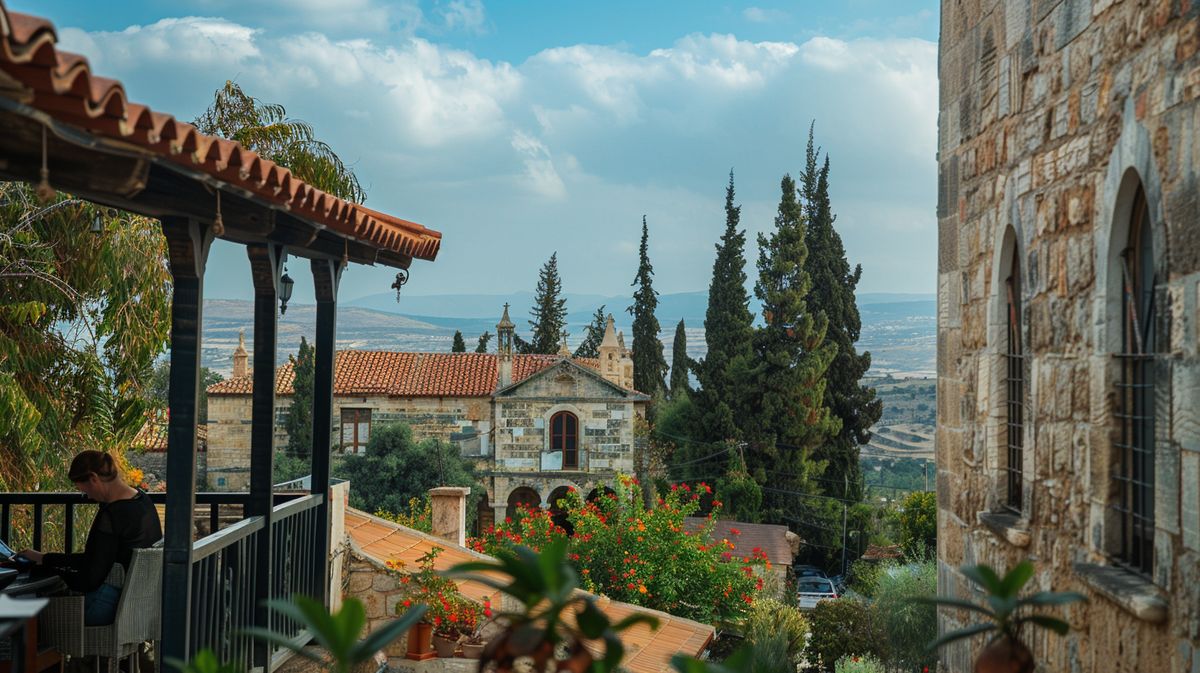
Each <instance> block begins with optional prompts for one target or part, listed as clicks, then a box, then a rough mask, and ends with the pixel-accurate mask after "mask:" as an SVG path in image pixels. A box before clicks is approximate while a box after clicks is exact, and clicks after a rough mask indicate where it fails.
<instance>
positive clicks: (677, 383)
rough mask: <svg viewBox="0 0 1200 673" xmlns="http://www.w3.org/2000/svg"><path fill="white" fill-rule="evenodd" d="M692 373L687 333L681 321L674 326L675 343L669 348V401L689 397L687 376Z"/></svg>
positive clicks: (689, 383)
mask: <svg viewBox="0 0 1200 673" xmlns="http://www.w3.org/2000/svg"><path fill="white" fill-rule="evenodd" d="M691 371H692V359H691V358H690V357H688V354H687V332H686V331H685V327H684V324H683V321H682V320H680V321H679V324H678V325H676V326H675V343H674V344H673V345H672V346H671V399H675V398H677V397H679V396H680V395H690V394H691V393H692V384H691V381H689V380H688V374H690V373H691Z"/></svg>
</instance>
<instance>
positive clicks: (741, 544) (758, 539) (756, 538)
mask: <svg viewBox="0 0 1200 673" xmlns="http://www.w3.org/2000/svg"><path fill="white" fill-rule="evenodd" d="M706 521H707V519H705V518H703V517H697V516H689V517H687V518H686V519H684V520H683V525H684V528H686V529H687V530H688V531H690V532H695V531H698V530H700V528H701V527H702V526H703V525H704V524H705V522H706ZM787 532H788V527H787V526H780V525H777V524H769V523H744V522H741V521H728V520H726V519H717V521H716V523H715V524H713V532H712V536H713V538H714V539H717V540H721V539H727V540H729V541H730V542H732V543H733V549H732V550H731V551H732V552H733V554H734V556H751V555H752V554H751V553H752V552H753V551H754V549H755V548H758V549H762V550H763V551H764V552H765V553H766V554H767V560H768V561H770V562H771V564H772V565H784V566H790V565H792V561H793V560H794V559H793V557H792V545H790V544H788V540H787Z"/></svg>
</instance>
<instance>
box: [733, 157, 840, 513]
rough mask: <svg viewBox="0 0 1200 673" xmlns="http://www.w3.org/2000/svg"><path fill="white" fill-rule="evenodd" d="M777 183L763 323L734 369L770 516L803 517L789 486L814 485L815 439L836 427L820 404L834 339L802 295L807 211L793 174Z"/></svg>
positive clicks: (762, 257)
mask: <svg viewBox="0 0 1200 673" xmlns="http://www.w3.org/2000/svg"><path fill="white" fill-rule="evenodd" d="M780 191H781V192H782V194H781V197H780V201H779V209H778V213H777V215H776V217H775V228H774V230H773V231H772V232H771V233H770V235H764V234H759V237H758V245H759V259H758V282H757V283H756V284H755V287H754V292H755V295H756V296H757V297H758V298H759V300H760V301H761V302H762V305H763V314H764V318H765V319H766V324H765V325H764V326H763V327H762V328H760V329H757V330H755V334H754V350H755V354H756V356H757V362H756V363H755V364H754V366H753V368H751V369H748V370H745V371H744V372H743V373H740V374H739V376H740V377H743V380H744V381H748V382H750V384H751V385H749V386H745V387H744V388H743V389H742V391H741V394H742V395H743V396H744V398H745V399H746V401H747V402H749V404H748V405H747V409H748V411H747V412H745V413H744V414H742V416H743V417H745V418H746V420H747V422H746V423H744V424H743V428H744V429H743V435H744V437H745V439H746V441H747V444H748V451H747V454H746V463H747V467H748V468H749V471H750V474H751V476H753V477H754V479H755V480H756V481H758V482H759V483H760V484H766V483H767V482H768V481H770V483H771V486H772V488H771V490H768V491H767V492H766V493H764V505H765V507H766V509H767V510H768V520H774V519H776V518H777V517H786V518H790V519H800V520H804V518H805V517H804V516H803V510H802V504H803V501H802V500H800V499H798V498H796V497H794V495H793V494H794V493H795V492H801V493H803V492H808V493H813V492H816V491H817V490H818V489H817V488H816V487H815V479H816V478H818V477H819V476H820V473H821V467H822V466H821V464H820V463H816V462H814V461H813V460H812V456H811V454H812V450H813V447H815V446H817V445H818V444H820V443H821V442H824V441H825V440H826V439H828V437H829V436H831V435H832V434H834V433H836V432H838V431H839V430H840V424H839V422H838V420H837V419H836V418H833V417H831V415H830V413H829V409H828V407H826V406H825V374H826V371H827V370H828V368H829V365H830V363H831V362H832V360H833V356H834V355H835V354H836V346H835V345H834V344H830V343H826V342H825V327H826V323H827V320H826V318H825V317H824V315H822V314H820V313H817V314H814V313H813V312H811V311H810V310H809V308H808V305H807V303H806V299H807V296H808V291H809V288H810V287H811V281H810V279H809V276H808V273H807V272H806V271H805V270H804V264H805V259H806V257H807V256H808V251H807V248H806V247H805V245H804V214H803V211H802V209H801V206H800V203H799V202H798V201H797V198H796V184H795V182H794V181H793V180H792V178H791V176H789V175H785V176H783V180H782V181H781V182H780ZM784 466H786V468H784Z"/></svg>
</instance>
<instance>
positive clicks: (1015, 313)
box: [1004, 248, 1025, 514]
mask: <svg viewBox="0 0 1200 673" xmlns="http://www.w3.org/2000/svg"><path fill="white" fill-rule="evenodd" d="M1005 286H1006V287H1005V290H1006V292H1007V302H1006V307H1007V309H1008V316H1007V323H1008V346H1007V349H1006V351H1005V355H1004V359H1005V369H1006V371H1005V408H1006V411H1007V414H1006V416H1005V424H1004V425H1005V436H1006V440H1005V445H1006V453H1007V456H1006V461H1005V463H1004V473H1005V482H1006V485H1007V493H1006V496H1005V501H1004V504H1005V506H1006V507H1008V509H1011V510H1013V511H1015V512H1017V513H1018V514H1019V513H1020V512H1021V506H1022V504H1023V500H1022V491H1021V481H1022V477H1023V476H1024V470H1023V466H1024V459H1025V448H1024V447H1025V356H1024V354H1023V353H1024V351H1023V350H1022V348H1021V267H1020V255H1018V254H1017V252H1016V249H1015V248H1014V250H1013V259H1012V267H1011V268H1010V269H1009V274H1008V278H1007V279H1006V282H1005Z"/></svg>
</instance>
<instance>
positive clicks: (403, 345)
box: [201, 292, 936, 376]
mask: <svg viewBox="0 0 1200 673" xmlns="http://www.w3.org/2000/svg"><path fill="white" fill-rule="evenodd" d="M565 297H566V300H567V309H568V314H567V323H568V329H569V330H570V331H571V336H570V337H569V338H568V344H569V345H570V346H571V347H572V348H574V347H576V346H577V345H578V344H579V343H580V342H581V341H582V340H583V338H584V329H585V328H586V326H587V325H588V324H589V323H590V322H591V318H592V315H593V313H594V312H595V311H596V309H597V308H599V307H600V306H601V305H603V306H604V307H605V312H606V313H611V314H612V315H613V318H614V320H615V321H616V326H617V329H620V330H624V332H625V334H626V343H627V344H631V342H630V340H629V339H630V336H631V335H630V324H631V316H630V315H629V313H627V312H626V310H625V309H626V307H627V306H628V304H629V301H630V300H629V298H628V297H623V296H615V297H606V296H602V295H587V294H568V295H565ZM505 302H508V303H509V304H510V307H509V317H511V318H512V320H513V322H514V323H516V325H517V333H518V334H526V335H527V334H528V333H529V326H528V320H529V317H528V316H529V307H531V306H532V305H533V294H532V293H530V292H517V293H513V294H507V295H499V294H457V295H432V296H407V295H401V297H400V301H399V303H397V301H396V295H395V294H394V293H382V294H372V295H368V296H365V297H359V298H357V299H353V300H349V301H344V302H342V303H341V305H340V306H339V307H338V325H337V327H338V330H337V334H338V338H337V347H338V348H339V349H342V350H347V349H360V350H407V351H441V352H445V351H449V350H450V344H451V341H452V340H453V337H454V332H455V331H456V330H459V331H462V333H463V337H464V339H465V340H466V342H467V348H468V350H474V348H475V345H476V342H477V339H478V337H479V335H480V334H482V333H484V332H485V331H487V332H492V333H495V331H496V323H497V322H498V321H499V319H500V313H501V311H503V307H504V303H505ZM858 303H859V310H860V312H861V314H862V320H863V330H862V338H861V340H860V342H859V346H860V348H863V349H869V350H871V351H872V373H876V374H881V375H882V374H886V373H890V374H894V375H900V376H904V375H908V374H915V375H932V372H933V370H934V354H935V349H934V342H935V337H936V302H935V297H934V295H933V294H898V293H862V294H860V295H859V296H858ZM707 306H708V293H707V292H682V293H673V294H663V295H660V296H659V306H658V311H657V315H658V319H659V322H660V323H661V326H662V332H661V333H660V335H659V337H660V338H661V339H662V340H663V344H664V350H665V355H666V358H667V361H668V362H670V361H671V347H672V342H673V338H674V334H675V325H676V323H678V321H679V320H680V319H682V320H684V321H685V323H686V324H687V330H686V331H687V337H688V355H689V356H691V357H692V358H702V357H704V353H705V342H704V314H705V311H706V309H707ZM751 310H752V311H753V312H754V313H755V314H756V315H757V313H758V312H759V309H758V306H757V304H753V305H752V306H751ZM315 323H316V307H315V306H312V305H305V304H290V305H289V306H288V310H287V313H286V314H285V315H284V316H282V317H281V318H280V321H279V341H278V348H277V353H276V360H277V361H278V362H280V363H282V362H286V361H287V356H288V354H290V353H295V352H296V351H297V350H298V349H299V345H300V337H301V336H302V335H303V336H305V337H307V338H308V339H310V340H311V339H312V337H313V331H314V330H313V326H314V325H315ZM253 325H254V314H253V303H252V302H249V301H243V300H233V299H210V300H206V301H205V302H204V334H203V340H202V351H201V360H202V363H203V365H204V366H206V367H209V368H212V369H213V370H215V371H218V372H220V373H222V374H223V375H226V376H228V375H229V374H230V373H231V370H232V354H233V349H234V348H235V347H236V346H237V343H238V333H239V332H240V331H242V330H245V332H246V335H247V348H252V345H251V344H250V339H251V332H252V331H253ZM489 348H490V349H494V348H495V341H494V340H493V341H492V342H491V344H490V345H489Z"/></svg>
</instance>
